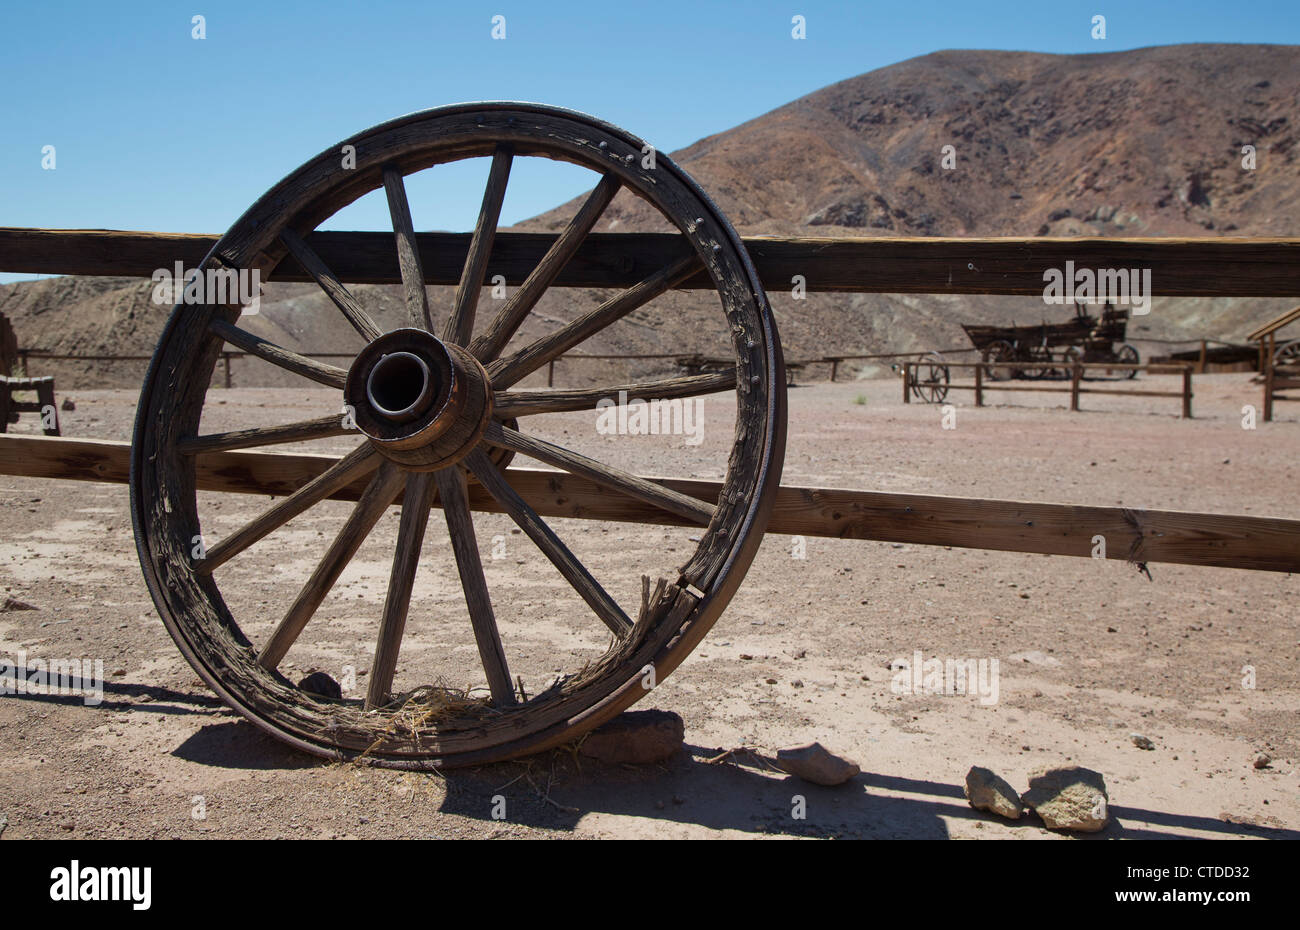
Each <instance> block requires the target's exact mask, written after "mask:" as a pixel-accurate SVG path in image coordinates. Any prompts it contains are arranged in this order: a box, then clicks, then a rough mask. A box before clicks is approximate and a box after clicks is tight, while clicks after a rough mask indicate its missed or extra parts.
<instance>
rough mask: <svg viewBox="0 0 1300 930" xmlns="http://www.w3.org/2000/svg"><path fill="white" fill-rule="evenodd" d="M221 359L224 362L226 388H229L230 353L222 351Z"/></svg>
mask: <svg viewBox="0 0 1300 930" xmlns="http://www.w3.org/2000/svg"><path fill="white" fill-rule="evenodd" d="M221 360H222V361H223V362H225V363H226V390H230V353H229V352H222V353H221Z"/></svg>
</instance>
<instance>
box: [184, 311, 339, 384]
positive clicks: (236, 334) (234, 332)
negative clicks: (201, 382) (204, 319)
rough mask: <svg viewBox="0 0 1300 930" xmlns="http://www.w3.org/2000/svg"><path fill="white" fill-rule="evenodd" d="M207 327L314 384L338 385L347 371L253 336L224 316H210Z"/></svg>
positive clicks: (240, 347) (247, 350) (252, 353)
mask: <svg viewBox="0 0 1300 930" xmlns="http://www.w3.org/2000/svg"><path fill="white" fill-rule="evenodd" d="M208 328H209V330H210V331H211V332H212V333H213V334H214V335H217V336H220V337H221V338H222V339H224V340H225V341H226V342H228V343H230V344H231V345H232V346H235V347H236V348H238V349H243V350H244V351H245V352H247V353H248V354H249V355H256V356H257V357H258V358H261V359H265V360H266V361H268V362H270V363H271V364H272V365H275V366H276V367H277V368H283V369H285V370H286V371H292V372H293V373H294V374H297V375H302V376H303V377H304V378H308V379H310V380H312V381H315V382H316V383H317V384H324V385H327V386H329V387H336V388H341V387H343V382H344V381H346V380H347V377H348V373H347V372H346V371H344V370H343V369H342V368H337V367H335V366H334V365H326V364H325V363H324V362H318V361H316V360H315V359H310V358H308V357H307V356H305V355H299V354H298V353H297V352H293V351H291V350H289V349H286V348H284V347H283V346H278V345H276V344H275V343H274V342H271V341H269V340H267V339H263V338H262V337H261V336H254V335H253V334H252V333H250V332H249V331H248V330H246V329H240V328H239V327H238V326H235V325H233V324H231V323H227V322H226V321H225V320H213V321H212V323H211V324H210V325H209V327H208Z"/></svg>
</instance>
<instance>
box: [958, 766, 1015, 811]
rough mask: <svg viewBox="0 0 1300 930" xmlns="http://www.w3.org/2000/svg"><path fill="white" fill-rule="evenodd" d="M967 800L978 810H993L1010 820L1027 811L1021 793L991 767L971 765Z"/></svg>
mask: <svg viewBox="0 0 1300 930" xmlns="http://www.w3.org/2000/svg"><path fill="white" fill-rule="evenodd" d="M965 793H966V800H967V801H969V802H970V806H971V807H973V808H975V809H976V810H982V811H992V812H993V813H995V814H997V815H998V816H999V817H1006V818H1007V819H1008V820H1019V819H1020V816H1021V815H1022V814H1023V813H1024V812H1025V807H1024V805H1023V804H1021V803H1020V795H1018V794H1016V790H1015V789H1014V788H1012V787H1011V786H1010V785H1009V784H1007V783H1006V781H1004V780H1003V779H1002V778H1000V777H998V776H997V775H995V774H993V772H991V771H990V770H989V769H985V768H980V767H979V766H978V765H973V766H971V770H970V771H969V772H967V773H966V790H965Z"/></svg>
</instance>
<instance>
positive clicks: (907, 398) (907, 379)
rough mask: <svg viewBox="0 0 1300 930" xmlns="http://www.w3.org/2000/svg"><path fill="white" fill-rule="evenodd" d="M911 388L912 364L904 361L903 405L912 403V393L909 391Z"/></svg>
mask: <svg viewBox="0 0 1300 930" xmlns="http://www.w3.org/2000/svg"><path fill="white" fill-rule="evenodd" d="M911 386H912V363H911V362H909V361H906V360H905V361H904V362H903V403H905V404H910V403H911V402H912V392H911V391H910V390H909V388H910V387H911Z"/></svg>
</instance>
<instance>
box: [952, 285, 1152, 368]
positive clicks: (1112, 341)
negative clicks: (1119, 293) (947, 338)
mask: <svg viewBox="0 0 1300 930" xmlns="http://www.w3.org/2000/svg"><path fill="white" fill-rule="evenodd" d="M1127 326H1128V311H1127V310H1117V309H1115V308H1114V307H1112V306H1110V304H1107V305H1106V307H1105V308H1104V309H1103V310H1102V314H1101V318H1100V319H1098V318H1097V317H1094V316H1092V315H1091V314H1089V313H1087V312H1086V311H1085V310H1084V308H1083V307H1081V306H1076V308H1075V314H1074V318H1073V319H1071V320H1069V321H1067V322H1065V323H1048V322H1046V321H1043V322H1042V323H1041V324H1039V325H1038V326H974V325H968V324H962V329H964V330H965V331H966V335H967V337H968V338H969V339H970V341H971V345H973V346H974V347H975V348H976V349H978V350H979V352H980V358H981V360H982V361H983V362H984V363H985V365H984V373H985V376H986V377H988V378H990V379H992V380H994V381H1006V380H1008V379H1010V378H1018V377H1023V378H1031V379H1035V380H1037V379H1040V378H1046V377H1049V376H1050V375H1051V374H1052V373H1053V372H1056V371H1059V370H1062V369H1066V368H1068V367H1069V366H1070V365H1072V364H1073V363H1075V362H1116V363H1119V364H1123V365H1137V364H1139V362H1140V361H1141V358H1140V356H1139V355H1138V350H1137V349H1135V348H1133V346H1131V345H1129V344H1128V343H1126V342H1125V341H1124V336H1125V332H1126V329H1127ZM1013 362H1024V363H1029V364H1024V365H1012V364H1010V363H1013ZM1136 375H1137V369H1136V368H1132V369H1127V370H1126V371H1125V377H1127V378H1133V377H1135V376H1136Z"/></svg>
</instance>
